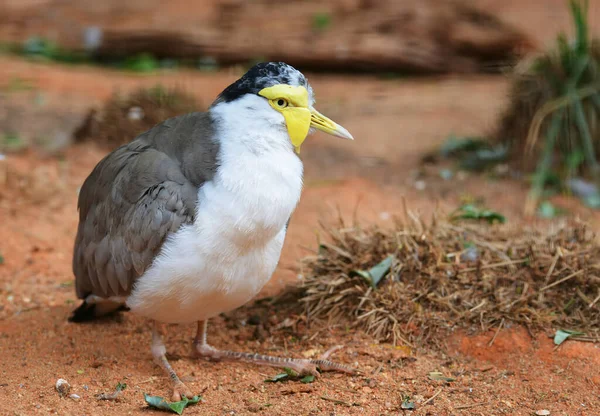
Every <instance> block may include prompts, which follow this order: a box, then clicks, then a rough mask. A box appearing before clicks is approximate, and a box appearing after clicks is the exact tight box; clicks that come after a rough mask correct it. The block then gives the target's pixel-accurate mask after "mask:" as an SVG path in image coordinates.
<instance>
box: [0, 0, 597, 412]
mask: <svg viewBox="0 0 600 416" xmlns="http://www.w3.org/2000/svg"><path fill="white" fill-rule="evenodd" d="M488 3H489V2H488ZM509 3H510V2H509ZM509 3H507V4H509ZM534 3H535V2H534ZM538 3H540V2H537V3H536V4H538ZM553 3H555V2H553ZM535 10H536V9H527V10H524V11H523V13H522V15H520V14H517V13H516V12H515V9H514V8H512V9H511V8H510V7H509V6H506V7H504V8H503V13H505V14H506V15H507V16H511V17H512V18H514V20H516V21H520V22H521V23H523V22H524V21H526V20H524V19H531V18H532V16H536V19H537V20H535V25H538V27H540V32H539V33H546V31H547V26H546V25H547V24H552V22H557V21H560V22H563V21H564V15H560V16H558V17H557V16H556V15H555V14H551V15H550V17H549V18H547V19H546V20H543V19H541V18H540V17H539V15H537V14H535ZM519 19H520V20H519ZM549 22H550V23H549ZM531 30H532V31H533V29H531ZM536 33H537V32H536ZM538 35H539V34H538ZM539 36H541V35H539ZM547 38H548V37H547V36H542V40H544V39H547ZM238 75H239V74H238V73H237V72H235V71H230V72H219V73H214V74H198V73H193V72H186V71H182V72H177V73H169V72H165V73H161V74H157V75H152V76H137V75H124V74H121V73H117V72H110V71H105V70H99V69H97V68H88V67H76V68H72V67H62V66H57V65H44V64H39V63H30V62H26V61H22V60H18V59H14V58H7V57H0V91H1V92H0V96H1V98H2V99H3V100H4V101H2V103H3V107H4V108H8V106H12V105H17V104H18V106H17V107H16V108H18V109H19V111H16V113H15V114H17V115H16V116H15V117H21V118H22V120H21V123H20V124H19V125H20V126H22V128H23V133H24V134H26V133H27V128H28V126H29V128H30V129H31V130H32V132H31V135H32V137H33V136H34V135H35V134H39V131H34V130H35V126H36V125H37V121H38V120H39V118H38V117H40V115H39V114H40V113H43V114H44V117H46V118H48V120H50V121H48V125H49V126H52V129H54V130H52V131H53V132H54V133H56V132H60V131H61V129H62V130H65V129H68V128H70V126H71V123H72V118H73V117H81V116H82V115H83V113H84V112H85V111H86V110H87V109H88V108H89V106H92V105H98V104H99V103H101V102H102V101H103V100H104V99H106V98H107V97H108V96H109V95H110V94H111V93H112V92H113V91H114V90H115V89H119V90H121V91H126V90H130V89H132V88H135V87H137V86H140V85H146V86H150V85H154V84H156V83H158V82H160V83H162V84H165V85H179V86H184V87H185V88H186V89H188V90H189V91H191V92H193V93H194V94H195V95H197V97H198V98H199V99H201V100H203V102H206V103H209V102H210V100H211V99H212V98H213V97H214V96H216V94H217V93H218V92H219V91H220V90H222V89H223V87H224V86H225V85H227V84H228V83H229V82H231V81H232V80H234V79H235V78H236V77H237V76H238ZM309 78H310V80H311V83H312V84H313V86H314V88H315V90H316V91H317V94H318V106H319V108H320V110H321V111H322V112H323V113H325V114H327V115H330V116H331V117H332V118H334V119H335V120H337V121H339V122H340V123H341V124H343V125H344V126H345V127H347V128H348V129H349V130H350V131H352V133H353V134H354V135H355V137H356V138H357V140H356V141H355V142H354V143H348V142H342V141H336V140H335V139H333V138H330V137H327V136H322V135H318V136H315V137H313V138H310V139H309V141H308V142H307V143H306V146H305V147H304V148H303V159H304V160H305V165H306V188H305V191H304V193H303V196H302V200H301V203H300V206H299V208H298V210H297V212H296V214H295V215H294V218H293V221H292V225H291V228H290V232H289V236H288V239H287V241H286V246H285V249H284V253H283V257H282V261H281V264H280V267H279V269H278V270H277V272H276V274H275V276H274V278H273V279H272V281H271V282H270V284H269V286H268V287H267V288H266V289H265V291H264V292H263V295H268V294H273V293H276V292H277V291H278V290H279V289H280V288H281V287H282V285H283V284H284V283H286V282H290V281H293V280H294V279H296V276H297V269H296V266H297V262H298V259H299V258H301V257H302V256H304V255H306V254H308V253H309V249H310V248H313V247H314V246H315V242H316V236H315V234H316V232H318V229H319V226H318V223H319V221H324V222H331V221H333V220H334V219H335V217H336V216H337V213H336V211H337V209H338V208H339V210H340V212H341V213H342V216H343V217H345V218H346V219H348V220H351V219H352V218H353V216H356V218H358V219H359V221H360V222H363V223H373V222H379V223H381V224H383V225H385V224H386V223H388V222H389V221H390V218H391V217H392V216H393V215H394V214H400V212H401V204H402V199H403V198H405V199H406V201H407V202H408V204H409V206H410V207H411V208H413V209H415V210H418V211H420V212H422V213H423V214H424V215H426V216H427V215H430V214H431V213H432V211H433V210H434V208H435V207H436V206H437V205H440V206H441V207H442V208H445V209H451V208H453V207H455V206H456V205H457V204H458V203H459V200H460V199H461V198H462V197H464V196H473V197H480V198H483V199H484V200H485V202H486V204H487V205H489V206H490V207H491V208H494V209H496V210H499V211H501V212H503V213H505V214H506V215H507V216H508V218H509V220H510V221H511V222H512V223H514V224H519V223H522V222H523V221H526V220H525V219H524V218H522V209H523V200H524V197H525V195H526V188H525V187H524V186H523V184H521V183H519V182H516V181H511V180H508V179H507V180H501V181H496V182H490V181H489V180H487V179H486V178H482V177H475V176H466V177H464V178H460V179H458V178H457V179H453V180H451V181H445V180H443V179H441V178H440V176H439V174H437V172H436V171H435V169H434V170H429V171H427V172H421V171H420V169H419V159H420V157H421V156H422V155H423V154H424V153H425V152H427V151H429V150H430V149H433V148H435V146H437V145H438V144H439V143H440V142H441V141H443V140H444V139H445V138H446V137H447V136H448V134H450V133H456V134H483V133H485V132H487V131H489V130H490V129H491V128H493V124H494V122H495V118H496V115H497V112H498V111H499V110H500V109H501V108H502V107H503V105H504V104H505V93H506V87H507V84H506V81H505V80H503V79H502V78H499V77H471V78H460V77H445V78H438V79H425V80H411V79H395V80H382V79H378V78H372V77H360V78H348V77H338V76H329V75H310V74H309ZM16 80H21V81H25V82H26V84H27V85H29V86H30V87H31V88H32V89H31V90H28V91H23V90H21V89H18V88H12V87H14V85H15V82H16ZM11 86H12V87H11ZM40 97H42V98H43V99H42V100H41V101H42V104H39V101H40ZM15 103H16V104H15ZM36 103H37V104H36ZM35 105H41V106H42V108H43V111H35V110H34V108H35ZM65 114H68V115H70V116H69V117H66V118H65ZM53 117H54V120H55V122H54V124H53V123H52V122H51V120H52V119H53ZM48 128H50V127H48ZM37 149H38V150H35V151H33V150H32V151H29V152H26V153H24V154H19V155H9V156H8V157H7V159H6V160H5V161H3V162H2V161H0V163H1V164H3V165H0V169H4V170H5V171H8V172H9V179H8V182H6V183H3V184H2V185H0V254H1V255H2V257H3V259H4V263H3V264H2V265H0V352H2V354H0V414H7V415H9V414H18V415H21V414H22V415H29V414H60V415H71V414H78V415H79V414H86V415H113V414H148V411H147V410H146V407H145V404H144V402H143V394H142V393H144V392H147V393H151V394H158V395H167V394H168V393H169V391H168V388H167V379H166V377H165V376H164V375H163V374H162V372H161V370H160V369H158V368H157V367H156V366H155V365H154V364H153V363H152V361H151V358H150V350H149V343H150V339H149V335H150V332H149V324H148V322H146V321H144V320H143V319H140V318H138V317H135V316H133V315H132V314H124V315H122V316H121V317H119V318H116V319H112V320H108V321H105V322H98V323H93V324H90V325H74V324H69V323H67V321H66V318H67V316H68V315H69V313H70V311H71V310H72V309H73V308H74V306H75V305H76V302H77V301H76V298H75V295H74V291H73V287H72V274H71V269H70V261H71V250H72V244H73V238H74V233H75V229H76V225H77V216H76V199H77V189H78V187H79V186H80V184H81V183H82V181H83V180H84V179H85V177H86V176H87V174H88V173H89V172H90V170H91V169H92V168H93V166H94V165H95V164H96V163H97V161H98V160H100V158H101V157H102V156H103V155H104V151H103V150H101V149H100V148H97V147H95V146H94V145H93V144H89V143H88V144H82V145H75V146H71V147H69V148H66V149H63V150H60V151H58V150H57V149H54V148H51V149H45V148H44V146H38V147H37ZM44 149H45V150H44ZM1 173H2V170H0V174H1ZM0 176H1V175H0ZM15 178H16V180H15ZM417 178H418V179H420V180H423V181H424V183H425V185H426V186H425V189H417V187H416V186H415V180H416V179H417ZM554 202H556V203H557V204H558V205H561V206H564V207H566V208H568V209H569V210H570V212H571V213H572V214H574V215H579V216H581V217H583V218H585V219H587V220H590V221H592V222H593V223H594V224H600V217H599V215H598V214H597V213H594V212H592V211H590V210H587V209H585V208H582V207H581V206H580V205H579V204H578V203H577V202H576V201H572V200H568V199H564V198H558V199H557V200H555V201H554ZM355 213H356V214H355ZM527 221H533V220H531V219H527ZM541 224H542V225H547V224H546V223H541ZM247 318H248V317H247V316H244V312H243V310H242V311H238V312H237V313H236V314H233V315H231V316H229V317H220V318H218V319H215V322H213V323H212V325H211V326H210V327H209V340H210V342H211V343H212V344H213V345H215V346H216V347H219V348H231V349H235V350H239V351H258V352H263V353H270V354H275V355H287V356H298V357H301V356H303V355H306V356H309V355H311V354H317V355H318V353H319V352H322V351H325V350H326V349H327V348H329V347H331V346H333V345H337V344H344V345H345V346H346V347H345V348H344V349H342V350H341V351H340V352H338V353H337V354H336V356H335V359H336V360H338V361H340V362H343V363H346V364H349V365H357V366H358V367H360V368H361V369H362V370H364V374H363V375H360V376H346V375H339V374H324V375H323V376H322V377H321V379H320V380H318V381H317V382H315V383H313V384H302V383H299V382H287V383H273V384H272V383H265V382H264V379H266V378H267V377H269V376H272V375H275V374H277V373H278V371H277V370H275V369H270V368H259V367H256V366H252V365H246V364H231V363H210V362H205V361H196V360H193V359H191V358H189V351H190V345H189V344H190V341H191V338H192V337H193V330H194V328H192V327H189V326H173V327H171V328H170V331H169V336H168V338H167V346H168V350H169V352H170V353H171V354H172V355H173V364H174V366H175V368H176V370H177V371H178V372H179V374H180V376H182V377H183V378H184V381H186V382H187V384H188V386H190V387H191V388H192V389H193V390H194V391H196V392H198V393H200V394H202V396H203V397H204V400H205V402H204V403H203V404H199V405H197V406H195V407H191V408H189V409H187V410H186V412H185V414H189V415H194V414H228V415H230V414H240V415H241V414H251V413H257V414H268V415H270V414H273V415H277V414H302V415H308V414H315V415H316V414H328V415H333V414H344V415H345V414H369V415H371V414H372V415H378V414H400V413H402V412H408V411H403V410H402V409H401V403H402V401H403V399H404V398H405V397H407V396H408V397H410V400H412V401H414V402H415V403H416V405H417V410H415V411H413V413H414V414H417V415H460V414H464V415H501V414H514V415H530V414H535V412H536V411H538V410H542V409H548V410H550V411H551V415H597V414H600V405H599V403H600V375H599V373H598V370H597V369H598V368H600V348H599V347H598V346H597V345H594V344H584V343H574V342H569V341H567V342H566V343H565V344H563V345H562V346H561V347H560V348H558V349H555V348H554V346H553V344H552V340H551V338H549V336H548V335H550V334H546V333H538V334H528V333H527V331H525V330H524V329H522V328H515V327H507V328H504V329H502V330H501V331H499V332H498V334H497V337H496V338H495V340H494V342H493V343H492V345H491V346H490V345H489V344H490V342H491V340H492V338H493V337H494V335H495V331H492V332H490V333H483V334H477V335H467V334H463V333H454V334H450V335H449V336H448V339H447V340H446V341H447V344H448V348H447V351H445V352H443V353H442V352H431V351H425V350H422V349H419V348H416V349H414V350H411V349H408V348H405V347H401V346H400V347H393V346H390V345H385V344H377V343H374V342H373V341H372V340H370V339H369V338H368V337H366V336H365V335H364V334H361V333H348V332H347V331H346V330H345V328H336V327H332V328H329V329H328V330H326V331H321V332H320V333H319V334H318V336H316V337H314V338H308V337H306V336H305V334H303V333H295V332H293V331H292V330H291V329H287V330H285V329H284V330H279V331H274V332H272V333H271V334H263V335H261V334H258V336H257V332H256V331H255V327H254V326H253V325H250V324H248V323H247V322H246V320H247ZM269 319H270V321H272V322H281V321H283V320H284V319H285V317H282V316H277V314H276V313H274V314H273V315H272V316H271V317H270V318H269ZM431 371H441V372H443V373H444V374H445V375H447V376H450V377H453V378H455V381H452V382H449V383H446V382H441V381H433V380H430V379H429V378H428V374H429V372H431ZM58 378H65V379H67V380H68V381H69V382H70V383H71V385H72V393H76V394H77V395H79V396H80V397H81V398H80V399H79V400H77V401H76V400H73V399H68V398H59V396H58V394H57V393H56V391H55V390H54V384H55V382H56V380H57V379H58ZM121 381H124V382H126V383H127V385H128V388H127V389H126V390H125V392H124V393H123V395H122V396H121V399H120V400H119V401H116V402H109V401H98V400H96V398H95V395H96V394H98V393H101V392H110V391H112V390H113V389H114V386H115V385H116V384H117V383H118V382H121ZM332 399H335V400H337V402H335V401H332Z"/></svg>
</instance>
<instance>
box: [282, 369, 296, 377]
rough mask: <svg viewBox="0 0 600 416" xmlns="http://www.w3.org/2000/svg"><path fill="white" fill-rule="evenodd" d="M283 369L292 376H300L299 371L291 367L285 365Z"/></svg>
mask: <svg viewBox="0 0 600 416" xmlns="http://www.w3.org/2000/svg"><path fill="white" fill-rule="evenodd" d="M283 371H285V373H286V374H287V375H288V376H290V377H298V373H297V372H296V371H294V370H292V369H291V368H289V367H283Z"/></svg>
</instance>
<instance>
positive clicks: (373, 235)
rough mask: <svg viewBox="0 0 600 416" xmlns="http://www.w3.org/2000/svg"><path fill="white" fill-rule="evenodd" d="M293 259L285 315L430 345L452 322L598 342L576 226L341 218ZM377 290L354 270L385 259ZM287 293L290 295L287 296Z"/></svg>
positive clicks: (584, 249) (591, 268)
mask: <svg viewBox="0 0 600 416" xmlns="http://www.w3.org/2000/svg"><path fill="white" fill-rule="evenodd" d="M328 234H329V237H330V240H331V242H330V243H323V244H321V245H320V248H319V253H318V255H316V256H314V257H310V258H308V259H306V260H305V261H304V263H303V274H304V281H303V283H302V284H301V285H300V286H299V287H297V288H295V289H292V290H291V291H289V292H288V293H286V294H285V295H284V297H285V298H286V300H287V301H286V304H287V305H290V306H289V307H290V308H291V309H294V310H291V311H289V312H290V313H297V314H299V315H304V316H305V318H306V321H307V322H308V323H309V324H310V323H314V322H315V321H319V322H320V323H322V324H326V325H328V326H331V325H342V326H346V327H350V328H361V329H364V330H366V331H367V332H368V333H370V334H372V335H373V336H374V337H375V338H376V339H379V340H386V341H390V342H394V343H399V342H403V343H408V344H411V343H419V344H423V343H434V344H436V343H439V338H438V337H436V335H438V334H441V333H442V331H444V330H445V331H452V330H454V329H458V328H465V329H468V330H482V331H485V330H487V329H489V328H491V327H494V326H497V325H500V324H501V322H503V323H504V324H505V325H510V324H511V323H518V324H523V325H525V326H526V327H527V328H529V329H531V330H533V329H536V328H537V329H539V328H549V327H554V328H558V327H560V328H564V329H577V330H580V331H584V332H586V334H587V336H588V338H589V339H595V340H600V338H599V337H600V332H599V330H598V328H600V312H599V307H600V277H599V276H600V260H599V259H600V246H598V244H597V243H596V242H595V241H594V236H593V234H592V233H591V232H590V231H589V230H588V229H587V228H586V227H585V226H584V225H582V224H577V225H576V226H575V227H564V228H560V229H557V230H555V231H546V232H541V231H531V232H526V233H524V232H523V231H522V230H520V229H519V230H516V229H515V230H510V229H508V228H506V227H505V226H498V227H497V226H472V225H469V226H459V225H456V224H452V223H449V222H438V223H435V222H434V223H433V224H432V225H430V226H425V225H424V224H423V223H422V222H421V221H420V220H418V219H416V218H415V217H413V219H412V220H411V222H410V224H399V225H398V226H397V228H396V229H393V230H383V229H381V228H377V227H371V228H367V229H363V228H360V227H349V228H347V227H344V226H343V225H342V226H341V227H340V228H338V229H334V230H329V231H328ZM389 255H393V256H394V259H395V260H394V261H393V265H392V267H391V270H390V272H389V274H388V275H387V277H386V278H385V279H384V280H382V281H381V282H380V283H379V285H378V286H377V287H375V288H374V287H372V286H371V285H369V284H368V283H367V282H366V281H365V280H364V279H362V278H361V277H359V276H356V273H355V272H354V271H356V270H368V269H369V268H371V267H373V266H375V265H376V264H377V263H379V262H380V261H381V260H383V259H385V258H386V257H387V256H389ZM291 295H293V297H294V298H295V299H296V300H297V301H296V302H290V296H291Z"/></svg>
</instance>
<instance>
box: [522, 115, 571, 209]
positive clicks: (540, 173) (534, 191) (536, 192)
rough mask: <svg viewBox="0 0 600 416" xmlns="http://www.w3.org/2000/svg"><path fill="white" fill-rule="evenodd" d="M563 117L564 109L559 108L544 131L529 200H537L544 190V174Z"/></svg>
mask: <svg viewBox="0 0 600 416" xmlns="http://www.w3.org/2000/svg"><path fill="white" fill-rule="evenodd" d="M563 117H564V109H559V110H558V111H556V112H555V113H554V114H553V115H552V121H551V122H550V128H549V129H548V131H547V133H546V140H545V142H544V151H543V154H542V157H541V159H540V161H539V163H538V166H537V168H536V175H535V178H534V181H533V184H532V186H531V191H530V192H529V198H530V201H531V202H537V201H538V199H539V197H540V196H541V195H542V192H543V190H544V184H545V182H546V176H548V172H549V171H550V167H551V165H552V156H553V155H554V146H555V145H556V139H557V137H558V134H559V133H560V130H561V129H560V128H561V126H562V122H563Z"/></svg>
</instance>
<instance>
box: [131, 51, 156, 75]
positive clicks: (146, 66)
mask: <svg viewBox="0 0 600 416" xmlns="http://www.w3.org/2000/svg"><path fill="white" fill-rule="evenodd" d="M159 66H160V64H159V62H158V61H157V60H156V59H155V58H154V56H152V55H151V54H148V53H141V54H139V55H136V56H133V57H130V58H127V59H126V60H125V63H124V67H125V69H129V70H131V71H136V72H152V71H154V70H156V69H157V68H158V67H159Z"/></svg>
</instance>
